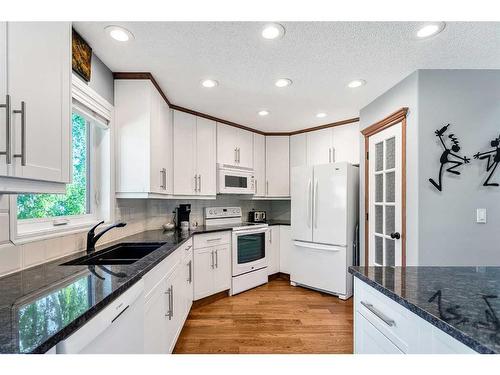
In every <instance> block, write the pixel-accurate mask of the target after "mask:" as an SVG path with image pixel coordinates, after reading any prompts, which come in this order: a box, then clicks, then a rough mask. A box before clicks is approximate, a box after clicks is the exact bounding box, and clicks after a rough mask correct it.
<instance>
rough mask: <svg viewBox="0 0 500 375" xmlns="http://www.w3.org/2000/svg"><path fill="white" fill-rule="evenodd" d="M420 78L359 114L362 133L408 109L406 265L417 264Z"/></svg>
mask: <svg viewBox="0 0 500 375" xmlns="http://www.w3.org/2000/svg"><path fill="white" fill-rule="evenodd" d="M418 76H419V72H418V71H417V72H415V73H413V74H411V75H409V76H408V77H406V78H405V79H404V80H402V81H401V82H399V83H398V84H397V85H396V86H394V87H393V88H391V89H390V90H388V91H387V92H385V93H384V94H382V95H381V96H379V97H378V98H377V99H375V100H374V101H373V102H371V103H370V104H369V105H367V106H366V107H364V108H362V109H361V111H360V126H359V129H360V130H363V129H365V128H366V127H368V126H370V125H372V124H374V123H376V122H377V121H380V120H382V119H383V118H385V117H387V116H388V115H390V114H391V113H393V112H395V111H397V110H399V109H400V108H402V107H408V108H409V110H408V117H407V122H406V126H407V168H406V174H407V176H406V178H407V203H406V204H407V215H406V222H407V231H406V236H407V240H406V254H407V264H408V265H416V264H418V194H417V182H418V158H417V157H415V156H416V155H417V154H418V111H417V106H418V96H417V92H418ZM360 142H361V143H360V147H359V149H360V153H361V155H360V158H359V160H361V161H363V160H365V143H364V137H362V136H361V137H360ZM359 167H360V168H359V169H360V181H359V188H360V194H359V196H360V204H359V209H360V214H359V217H360V218H364V212H365V205H364V196H365V189H364V186H365V185H364V184H365V179H364V176H365V172H364V162H361V163H360V166H359ZM364 231H365V220H360V251H361V254H360V255H361V263H362V264H364V252H365V246H364V244H365V238H364Z"/></svg>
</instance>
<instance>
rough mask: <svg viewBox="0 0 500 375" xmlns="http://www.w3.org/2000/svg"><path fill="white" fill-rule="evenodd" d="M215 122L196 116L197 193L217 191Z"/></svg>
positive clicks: (212, 193) (204, 193)
mask: <svg viewBox="0 0 500 375" xmlns="http://www.w3.org/2000/svg"><path fill="white" fill-rule="evenodd" d="M216 132H217V130H216V122H215V121H211V120H207V119H204V118H202V117H197V118H196V151H197V152H196V155H197V156H196V159H197V161H196V169H197V172H198V175H199V185H200V186H198V189H199V190H200V191H198V194H201V195H215V194H216V193H217V187H216V183H217V174H216V173H217V172H216Z"/></svg>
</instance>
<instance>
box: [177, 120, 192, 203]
mask: <svg viewBox="0 0 500 375" xmlns="http://www.w3.org/2000/svg"><path fill="white" fill-rule="evenodd" d="M195 157H196V117H195V116H193V115H190V114H188V113H184V112H179V111H174V163H175V166H174V194H176V195H193V194H195V174H196V168H195V167H196V160H195Z"/></svg>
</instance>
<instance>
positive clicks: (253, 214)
mask: <svg viewBox="0 0 500 375" xmlns="http://www.w3.org/2000/svg"><path fill="white" fill-rule="evenodd" d="M248 221H249V222H251V223H265V222H266V211H250V212H249V213H248Z"/></svg>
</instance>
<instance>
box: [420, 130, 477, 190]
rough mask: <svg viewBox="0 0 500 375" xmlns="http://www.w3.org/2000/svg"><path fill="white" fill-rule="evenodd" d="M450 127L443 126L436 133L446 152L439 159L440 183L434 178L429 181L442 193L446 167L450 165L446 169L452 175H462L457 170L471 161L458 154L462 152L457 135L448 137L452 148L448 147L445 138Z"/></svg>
mask: <svg viewBox="0 0 500 375" xmlns="http://www.w3.org/2000/svg"><path fill="white" fill-rule="evenodd" d="M449 126H450V124H448V125H446V126H443V127H442V128H441V129H439V130H436V132H435V134H436V137H439V140H440V141H441V145H442V146H443V148H444V151H443V153H442V154H441V157H440V158H439V162H440V163H441V166H440V167H439V175H438V182H436V181H434V180H433V179H432V178H429V181H430V182H431V184H432V185H433V186H434V187H435V188H436V189H438V190H439V191H442V189H443V172H444V171H443V169H444V168H445V166H447V165H450V166H449V167H448V168H446V172H449V173H452V174H454V175H460V172H458V171H456V170H455V169H456V168H458V167H459V166H461V165H462V164H468V163H469V162H470V159H469V158H467V157H466V156H460V155H458V154H457V153H458V152H459V151H460V145H459V142H458V138H457V137H455V134H450V135H448V138H449V139H450V143H451V147H448V146H447V145H446V142H445V140H444V139H443V137H444V133H446V131H447V130H448V127H449Z"/></svg>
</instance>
